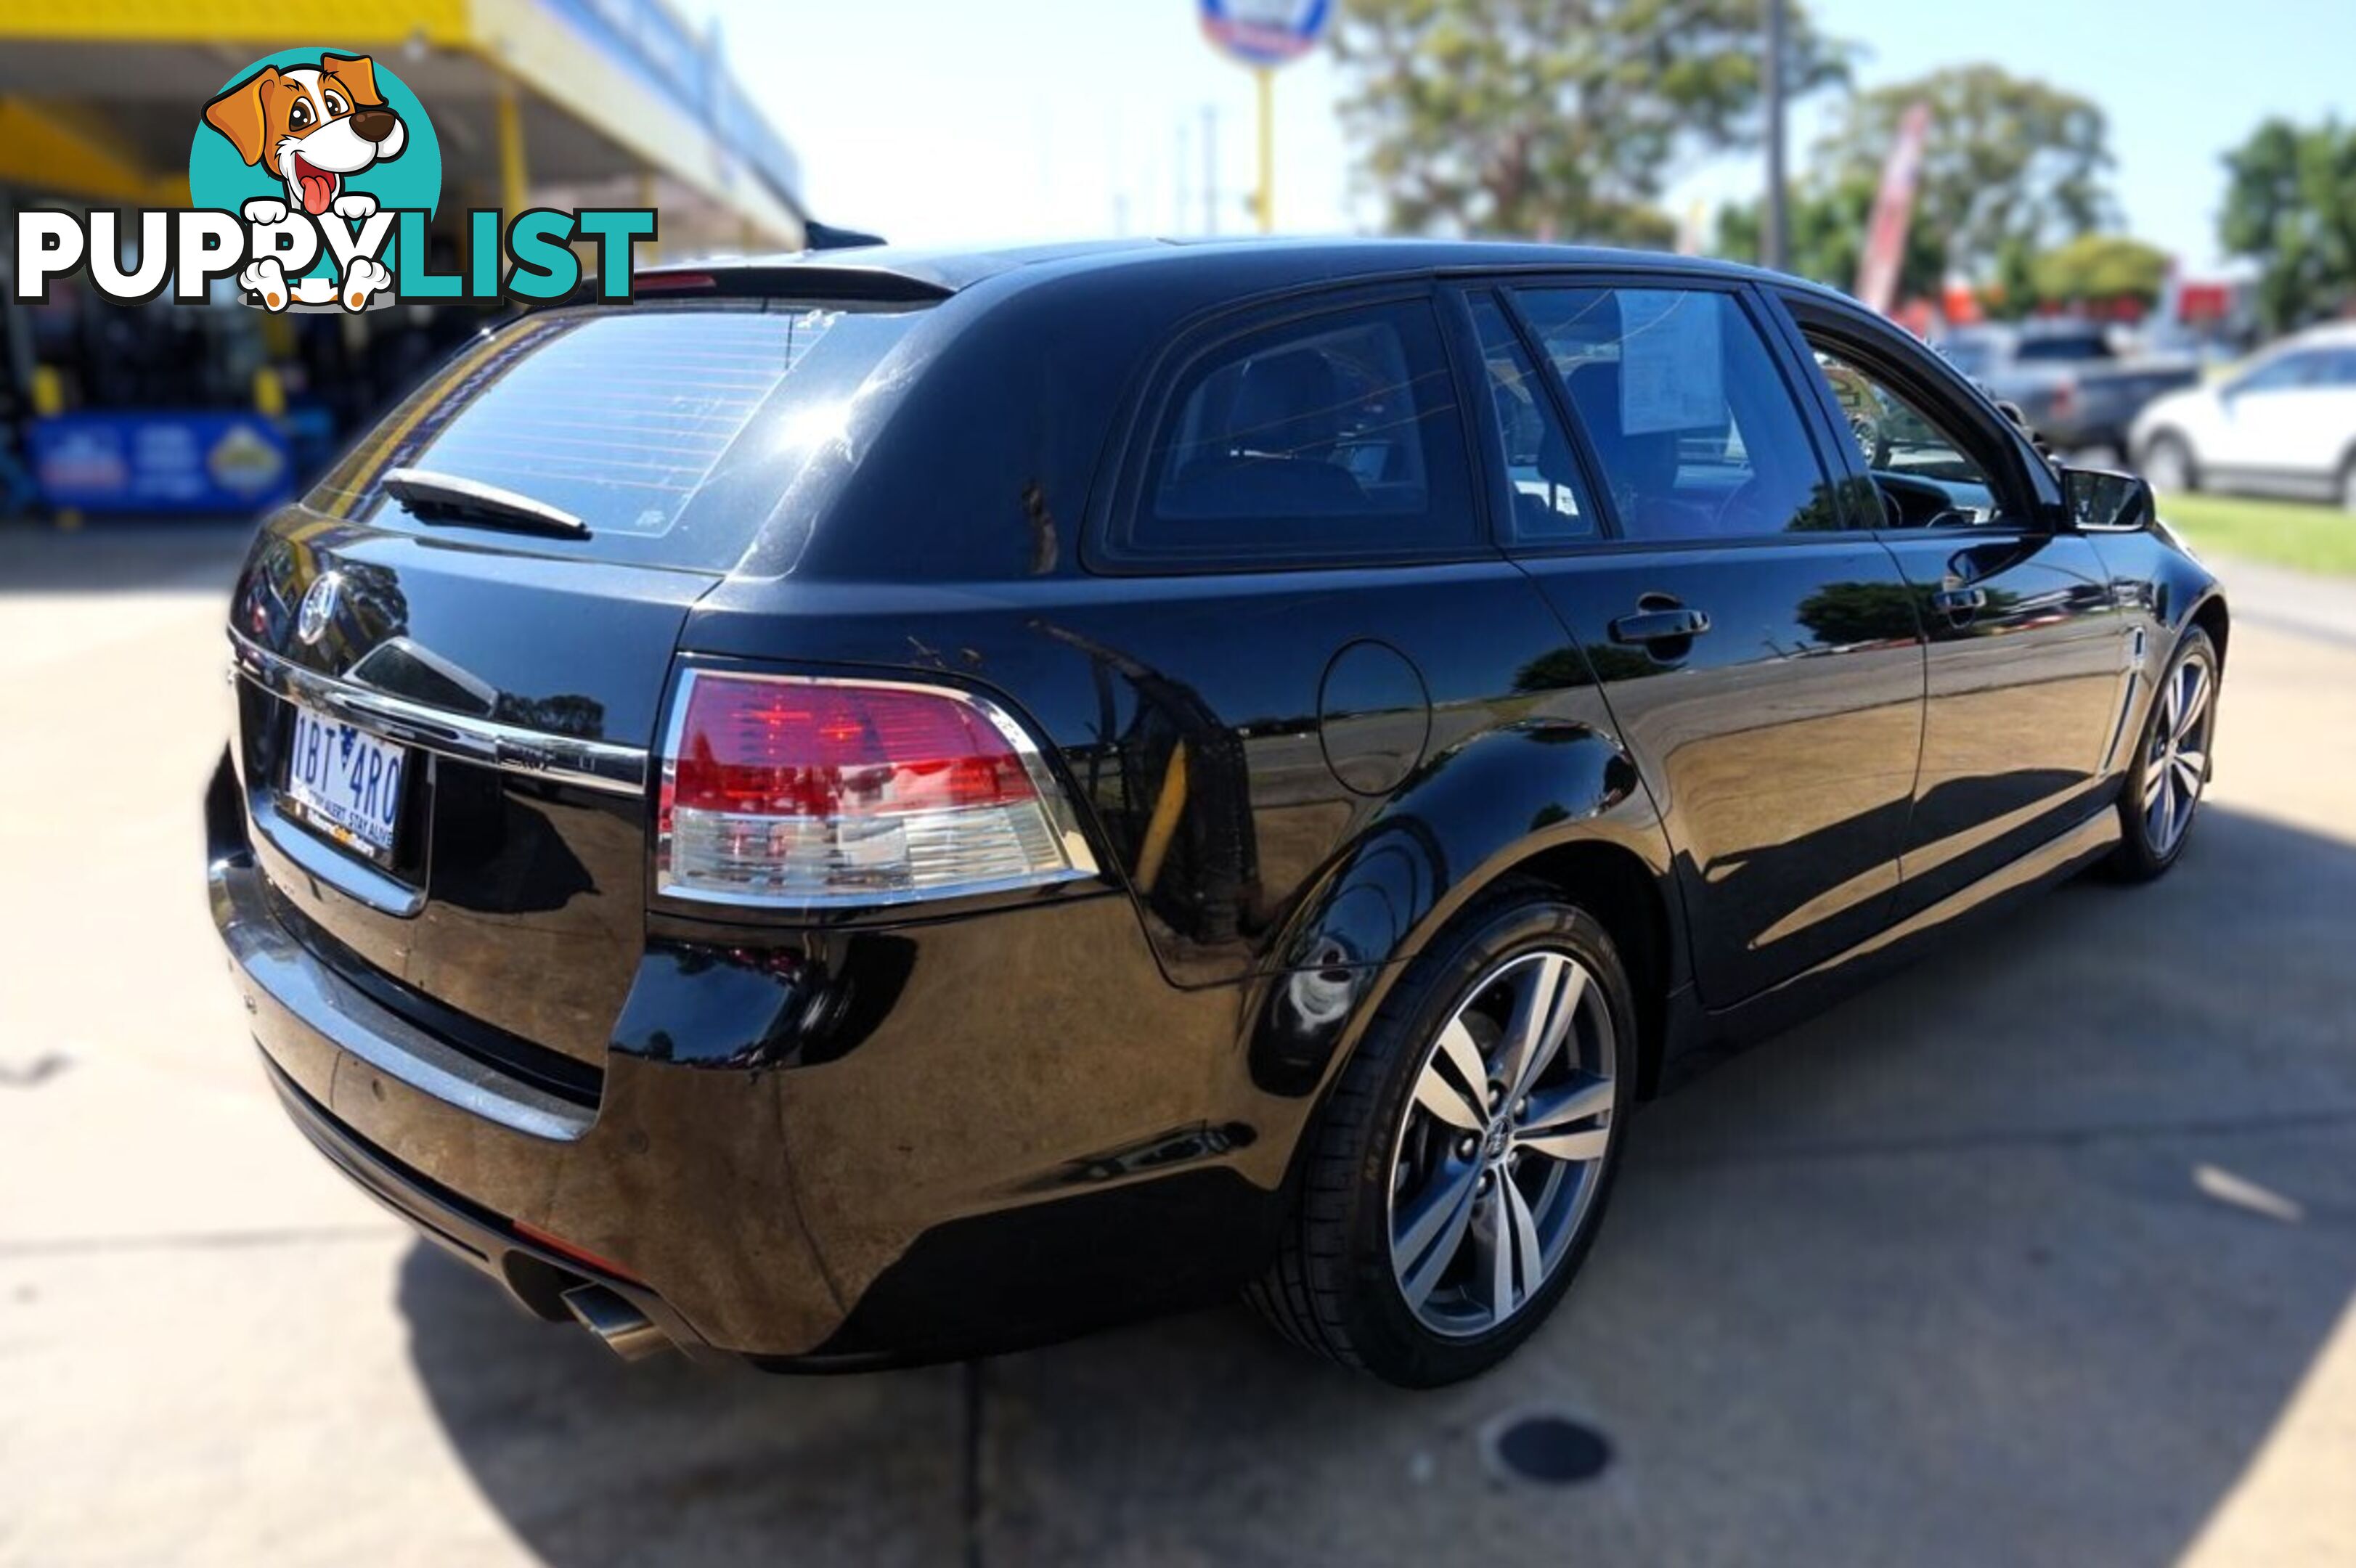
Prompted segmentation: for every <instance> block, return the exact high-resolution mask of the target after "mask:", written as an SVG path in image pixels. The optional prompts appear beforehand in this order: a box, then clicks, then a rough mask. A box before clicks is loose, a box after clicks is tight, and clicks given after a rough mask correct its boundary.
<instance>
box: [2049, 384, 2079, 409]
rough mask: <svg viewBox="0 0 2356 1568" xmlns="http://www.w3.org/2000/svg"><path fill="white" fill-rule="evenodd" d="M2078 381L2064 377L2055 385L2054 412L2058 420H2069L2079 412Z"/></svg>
mask: <svg viewBox="0 0 2356 1568" xmlns="http://www.w3.org/2000/svg"><path fill="white" fill-rule="evenodd" d="M2077 408H2078V382H2077V379H2076V378H2075V377H2072V376H2064V377H2062V378H2061V379H2060V380H2059V381H2056V382H2055V383H2054V384H2053V412H2054V414H2055V416H2056V417H2057V418H2061V419H2068V418H2069V417H2070V416H2071V415H2072V413H2074V412H2076V411H2077Z"/></svg>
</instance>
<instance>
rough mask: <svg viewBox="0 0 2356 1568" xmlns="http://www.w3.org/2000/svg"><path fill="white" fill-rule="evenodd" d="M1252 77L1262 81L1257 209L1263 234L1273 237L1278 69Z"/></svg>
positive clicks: (1258, 69) (1260, 70)
mask: <svg viewBox="0 0 2356 1568" xmlns="http://www.w3.org/2000/svg"><path fill="white" fill-rule="evenodd" d="M1252 74H1253V75H1254V76H1256V77H1258V78H1259V195H1258V198H1257V199H1256V201H1255V202H1254V205H1255V206H1257V207H1258V208H1259V231H1260V232H1261V233H1263V234H1269V233H1273V232H1274V231H1275V229H1276V68H1275V67H1274V66H1266V65H1264V66H1258V67H1255V68H1254V69H1253V70H1252Z"/></svg>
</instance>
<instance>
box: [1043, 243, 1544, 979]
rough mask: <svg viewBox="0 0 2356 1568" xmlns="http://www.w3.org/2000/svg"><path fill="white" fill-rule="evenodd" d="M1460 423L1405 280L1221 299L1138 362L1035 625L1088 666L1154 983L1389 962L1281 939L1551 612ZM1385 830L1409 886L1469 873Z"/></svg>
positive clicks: (1479, 721)
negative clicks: (1123, 431) (1103, 497)
mask: <svg viewBox="0 0 2356 1568" xmlns="http://www.w3.org/2000/svg"><path fill="white" fill-rule="evenodd" d="M1467 432H1468V421H1466V419H1465V418H1464V411H1463V410H1462V408H1461V406H1460V398H1459V393H1458V379H1457V376H1456V372H1455V368H1454V365H1453V361H1452V360H1451V356H1450V354H1449V352H1448V348H1447V337H1446V335H1445V333H1444V332H1443V330H1442V324H1441V318H1440V315H1439V313H1438V309H1437V306H1436V302H1435V298H1434V292H1433V290H1432V287H1431V286H1430V284H1429V283H1420V282H1419V283H1413V284H1411V285H1406V286H1392V287H1382V288H1376V289H1375V290H1373V291H1371V292H1368V291H1365V290H1359V291H1354V292H1345V293H1326V294H1323V295H1321V296H1316V297H1312V298H1307V299H1300V298H1295V299H1290V300H1287V301H1285V302H1282V303H1280V304H1271V305H1267V306H1264V307H1248V308H1246V309H1243V310H1241V311H1238V312H1233V313H1229V314H1226V315H1222V316H1221V317H1219V318H1217V319H1215V320H1213V321H1210V322H1207V323H1205V324H1202V325H1198V326H1197V327H1196V328H1195V329H1194V330H1193V331H1191V332H1190V333H1189V334H1188V335H1187V336H1185V337H1184V338H1183V339H1182V340H1181V341H1180V342H1179V343H1178V344H1176V345H1174V346H1173V347H1172V348H1171V350H1170V351H1169V352H1168V354H1167V355H1166V356H1165V357H1164V360H1163V362H1162V366H1161V367H1160V368H1157V369H1156V370H1155V372H1154V373H1153V375H1152V376H1151V380H1150V383H1149V385H1148V387H1147V389H1145V391H1144V393H1143V394H1142V398H1141V406H1140V408H1139V410H1138V412H1137V416H1136V420H1135V432H1134V434H1133V436H1132V438H1131V439H1130V442H1129V443H1127V451H1126V452H1125V453H1122V454H1121V455H1120V457H1119V462H1118V466H1119V470H1120V472H1119V476H1118V478H1117V479H1116V480H1115V481H1114V483H1113V485H1112V487H1111V489H1112V493H1111V495H1110V496H1109V497H1108V503H1107V505H1106V507H1105V510H1104V512H1103V514H1102V520H1101V522H1100V524H1099V525H1098V531H1097V532H1096V533H1095V534H1094V535H1093V536H1092V538H1091V539H1090V543H1089V560H1088V564H1089V567H1090V570H1091V571H1092V572H1093V573H1095V574H1096V586H1095V588H1094V589H1093V590H1092V591H1091V592H1089V593H1088V594H1087V595H1086V596H1084V597H1082V598H1081V599H1079V600H1078V601H1076V602H1074V603H1065V604H1060V605H1058V606H1057V607H1056V609H1055V612H1054V613H1053V614H1052V615H1043V616H1042V617H1041V624H1040V629H1041V631H1042V633H1043V635H1046V636H1048V637H1051V638H1053V639H1055V640H1056V641H1057V642H1059V643H1062V644H1064V645H1066V646H1068V647H1070V648H1071V649H1073V650H1074V651H1075V652H1076V653H1077V654H1079V655H1081V656H1085V658H1086V659H1087V661H1088V663H1089V664H1090V666H1091V667H1093V671H1094V676H1093V684H1094V687H1095V689H1096V693H1097V703H1098V705H1100V712H1099V714H1098V718H1097V719H1096V720H1095V722H1094V724H1093V726H1092V728H1093V730H1094V731H1095V733H1096V734H1097V736H1098V743H1097V745H1096V746H1094V747H1093V748H1090V749H1087V751H1086V752H1084V753H1082V754H1079V755H1077V756H1076V758H1075V772H1076V773H1077V774H1078V776H1079V779H1080V784H1081V787H1082V788H1083V790H1084V791H1086V792H1087V795H1088V796H1089V798H1090V800H1091V802H1092V803H1093V805H1094V807H1095V810H1096V813H1097V815H1098V819H1099V821H1100V823H1101V824H1102V825H1103V827H1104V828H1105V830H1106V832H1107V834H1108V837H1109V838H1110V839H1111V842H1112V848H1113V851H1114V858H1115V859H1116V861H1117V862H1118V863H1119V865H1120V866H1121V867H1122V868H1123V869H1124V872H1125V874H1126V875H1127V876H1128V878H1129V880H1130V884H1131V886H1132V888H1133V889H1134V890H1135V891H1136V892H1137V894H1138V898H1139V902H1140V905H1141V910H1142V912H1143V913H1144V917H1145V921H1146V924H1147V933H1148V935H1149V937H1150V938H1151V941H1152V943H1153V944H1154V947H1155V950H1156V952H1157V954H1158V955H1159V956H1160V958H1161V960H1162V965H1163V967H1164V969H1165V971H1166V972H1167V973H1168V974H1169V975H1170V976H1171V977H1172V978H1173V980H1176V981H1178V982H1179V983H1181V984H1183V985H1204V984H1213V983H1218V982H1224V981H1228V980H1233V979H1235V978H1237V977H1238V976H1243V975H1245V974H1248V973H1251V972H1253V971H1255V970H1268V969H1273V968H1284V967H1291V966H1296V965H1314V966H1316V967H1318V968H1319V969H1321V970H1333V969H1347V968H1350V967H1352V966H1353V965H1360V964H1364V963H1370V962H1373V961H1376V960H1378V959H1379V958H1381V957H1383V956H1385V955H1384V954H1381V953H1372V952H1352V951H1344V950H1341V949H1339V948H1335V949H1333V950H1331V951H1321V952H1316V953H1312V954H1306V955H1301V954H1290V953H1288V952H1285V951H1280V948H1279V945H1278V938H1279V937H1280V935H1281V934H1282V933H1284V932H1285V930H1286V929H1287V923H1288V919H1289V917H1290V915H1291V914H1292V913H1293V912H1295V911H1296V910H1297V909H1298V908H1299V907H1300V906H1301V900H1302V899H1303V897H1304V895H1305V894H1306V893H1307V891H1309V890H1310V889H1311V888H1312V885H1313V884H1314V883H1315V881H1316V880H1317V879H1318V877H1319V876H1320V875H1321V874H1323V873H1325V872H1327V871H1329V870H1330V869H1332V866H1333V862H1334V860H1335V858H1336V856H1337V854H1338V853H1339V852H1340V851H1341V850H1342V849H1343V848H1344V846H1346V845H1349V844H1351V843H1353V842H1354V841H1355V838H1356V837H1357V836H1358V835H1359V834H1360V833H1361V832H1362V831H1365V830H1366V829H1367V828H1368V827H1369V825H1370V824H1371V823H1372V821H1373V819H1374V818H1375V817H1376V816H1377V815H1379V814H1382V813H1383V812H1384V809H1385V805H1386V803H1387V800H1388V799H1389V798H1390V797H1392V796H1393V795H1395V793H1396V792H1397V791H1398V789H1399V788H1400V787H1401V786H1402V785H1403V784H1405V783H1406V782H1407V781H1408V779H1409V778H1410V777H1411V776H1412V775H1414V774H1415V773H1417V770H1418V769H1419V768H1421V767H1423V766H1424V765H1425V764H1426V763H1429V762H1430V761H1431V760H1432V759H1437V758H1440V757H1441V756H1443V755H1444V754H1446V753H1448V752H1451V750H1452V749H1453V748H1455V747H1457V746H1458V745H1459V744H1460V742H1462V741H1465V740H1466V739H1468V738H1469V737H1471V736H1472V735H1475V734H1477V733H1479V732H1481V731H1485V730H1488V729H1492V728H1494V727H1496V726H1498V725H1500V724H1503V723H1506V722H1510V721H1511V720H1513V719H1514V718H1515V716H1516V715H1517V714H1518V713H1521V712H1524V711H1526V710H1529V709H1532V708H1533V707H1534V706H1535V705H1537V704H1538V703H1540V702H1542V701H1543V700H1544V699H1545V696H1546V693H1545V692H1544V691H1542V690H1539V689H1536V688H1532V687H1530V686H1528V685H1526V684H1525V683H1524V682H1523V681H1522V678H1521V677H1522V676H1523V675H1524V673H1525V672H1526V671H1528V670H1530V669H1532V668H1534V667H1542V661H1543V660H1544V658H1545V656H1546V655H1547V653H1548V652H1549V651H1551V650H1554V649H1557V648H1558V647H1559V646H1560V645H1561V641H1562V638H1561V630H1560V627H1559V625H1558V624H1557V623H1556V621H1555V619H1554V617H1553V615H1552V613H1550V612H1549V611H1548V610H1547V605H1546V603H1545V601H1544V600H1543V598H1542V597H1541V596H1540V595H1539V594H1538V593H1537V591H1536V589H1535V588H1534V587H1533V586H1532V585H1531V583H1530V582H1529V581H1528V580H1527V578H1526V577H1525V576H1523V574H1522V573H1521V572H1520V571H1517V570H1516V569H1515V567H1514V566H1513V565H1512V564H1511V563H1510V562H1509V561H1507V560H1505V557H1504V555H1503V554H1502V552H1501V551H1500V550H1499V549H1497V547H1496V545H1495V543H1494V540H1493V539H1492V538H1491V537H1490V529H1489V519H1488V507H1487V505H1486V502H1485V500H1484V499H1483V496H1482V494H1481V492H1480V488H1479V486H1478V485H1476V483H1475V480H1474V478H1473V475H1474V473H1475V472H1476V469H1475V464H1474V459H1473V453H1472V449H1471V446H1470V443H1469V441H1468V433H1467ZM1542 684H1546V683H1542ZM1554 684H1557V685H1560V684H1567V683H1554ZM1408 815H1409V816H1411V814H1408ZM1390 832H1391V839H1392V846H1393V851H1394V853H1395V855H1396V857H1397V859H1398V861H1399V862H1400V864H1401V866H1402V867H1403V869H1402V871H1401V875H1402V876H1404V877H1406V878H1407V879H1408V882H1409V884H1410V885H1414V886H1419V887H1424V888H1434V887H1445V886H1446V885H1448V883H1449V882H1450V881H1451V880H1453V879H1454V878H1455V877H1456V876H1458V875H1461V874H1462V871H1463V870H1464V869H1466V868H1464V867H1462V866H1451V865H1449V864H1446V863H1445V859H1444V857H1443V856H1441V855H1440V852H1439V851H1438V849H1437V848H1436V847H1435V846H1433V845H1432V844H1430V843H1429V842H1427V841H1425V840H1423V839H1420V838H1419V837H1418V835H1417V833H1416V832H1415V830H1414V827H1413V824H1412V823H1411V822H1410V821H1403V820H1398V819H1394V820H1393V821H1392V822H1391V827H1390ZM1401 913H1402V915H1403V916H1411V914H1412V910H1402V911H1401Z"/></svg>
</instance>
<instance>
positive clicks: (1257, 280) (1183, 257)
mask: <svg viewBox="0 0 2356 1568" xmlns="http://www.w3.org/2000/svg"><path fill="white" fill-rule="evenodd" d="M1632 266H1641V267H1643V268H1644V269H1646V270H1648V271H1651V270H1670V271H1676V272H1690V273H1693V274H1695V275H1697V276H1703V277H1718V278H1748V279H1753V280H1760V281H1772V282H1773V283H1776V284H1778V285H1780V286H1784V287H1791V288H1797V289H1803V290H1806V291H1809V292H1812V293H1823V294H1826V295H1830V296H1832V297H1845V296H1839V295H1837V293H1836V291H1833V290H1829V289H1825V288H1823V287H1821V286H1820V285H1818V284H1815V283H1807V282H1805V281H1804V280H1802V279H1799V278H1794V277H1789V276H1784V275H1781V274H1776V273H1771V272H1763V271H1762V270H1760V269H1758V268H1756V267H1750V266H1745V265H1743V264H1741V263H1740V262H1734V261H1717V260H1713V259H1708V258H1703V257H1695V256H1673V255H1669V254H1666V253H1665V252H1660V251H1622V250H1613V249H1610V248H1607V247H1602V246H1587V245H1550V244H1541V243H1537V242H1532V241H1521V240H1421V239H1358V238H1341V239H1248V240H1218V239H1211V240H1199V239H1197V240H1166V239H1128V240H1083V241H1076V242H1070V243H1060V244H1045V245H1023V246H1008V247H998V248H990V247H984V248H974V249H934V248H926V247H915V246H900V245H862V246H849V247H842V248H836V249H827V250H819V251H791V252H786V253H781V254H776V255H766V256H734V257H721V258H712V259H709V260H701V261H679V262H665V263H662V264H660V265H659V266H654V267H648V268H641V269H640V270H639V271H638V273H637V279H638V283H639V286H640V287H641V288H645V287H648V286H649V285H650V284H651V285H652V286H654V287H656V288H659V287H660V286H661V284H662V282H663V280H664V279H666V278H667V277H678V276H681V275H693V276H695V277H698V278H704V277H709V278H711V279H712V280H713V281H714V282H715V283H718V284H719V285H720V286H722V287H723V288H725V287H730V286H732V285H734V287H738V288H743V289H746V290H748V291H755V292H770V291H773V290H774V291H775V292H777V293H801V292H804V291H805V290H807V289H810V288H833V287H838V286H843V285H850V286H851V287H854V288H856V289H858V290H859V291H860V292H862V293H865V292H887V293H905V294H906V295H909V296H911V297H925V296H930V297H934V298H946V297H948V296H949V295H951V294H954V293H960V292H962V291H964V290H966V289H969V288H971V287H974V286H975V285H977V284H980V283H985V282H990V281H992V280H997V279H1008V280H1011V281H1012V282H1014V283H1017V284H1019V283H1022V282H1023V281H1024V280H1025V279H1026V277H1028V278H1035V279H1037V280H1038V281H1041V282H1044V281H1045V280H1046V279H1048V278H1050V277H1057V278H1063V277H1070V276H1072V275H1074V274H1075V273H1083V272H1108V271H1113V270H1123V271H1134V272H1138V273H1140V274H1141V281H1143V279H1144V278H1145V277H1147V276H1150V275H1151V274H1153V273H1155V272H1162V271H1164V270H1166V269H1184V270H1185V271H1187V272H1189V273H1190V274H1192V275H1194V277H1195V278H1197V279H1199V278H1201V277H1202V276H1203V274H1205V273H1206V272H1207V273H1212V274H1216V273H1218V272H1229V273H1232V274H1233V276H1234V277H1235V279H1236V281H1237V283H1238V285H1248V286H1252V287H1255V288H1259V287H1283V286H1286V285H1287V284H1288V283H1290V284H1307V283H1325V282H1341V281H1345V280H1348V279H1351V278H1357V277H1374V276H1382V275H1398V274H1401V273H1418V272H1457V271H1463V272H1478V271H1513V270H1538V269H1581V270H1586V269H1593V270H1604V269H1612V268H1627V267H1632Z"/></svg>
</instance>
